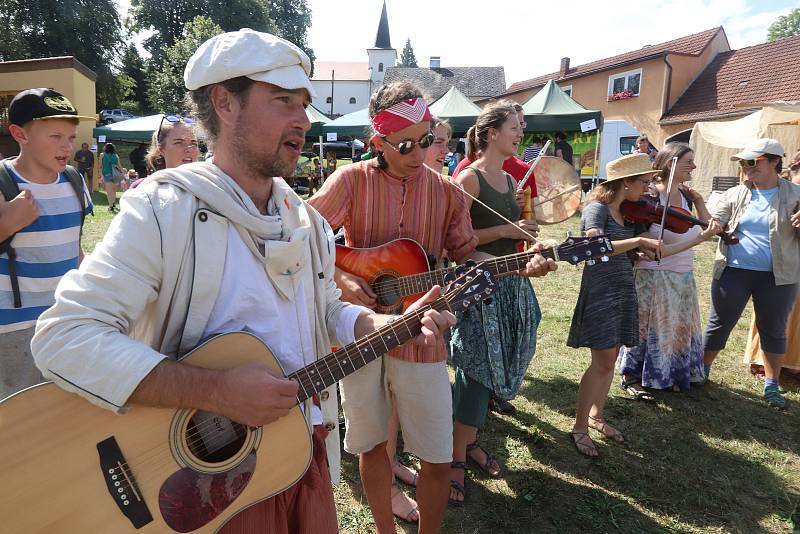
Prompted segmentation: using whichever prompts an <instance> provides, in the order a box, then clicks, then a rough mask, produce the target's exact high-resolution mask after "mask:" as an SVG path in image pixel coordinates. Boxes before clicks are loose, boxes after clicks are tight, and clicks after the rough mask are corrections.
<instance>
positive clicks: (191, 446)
mask: <svg viewBox="0 0 800 534" xmlns="http://www.w3.org/2000/svg"><path fill="white" fill-rule="evenodd" d="M494 288H495V283H494V279H493V278H492V275H491V273H490V272H489V271H488V270H486V269H484V268H483V267H482V266H480V265H479V266H477V267H476V268H474V269H472V270H470V271H469V272H468V273H466V274H465V275H464V276H462V277H460V278H459V279H458V280H456V281H455V282H454V283H453V284H452V286H450V288H449V289H448V291H447V293H445V294H444V295H443V296H442V297H440V298H439V299H437V300H436V301H434V302H432V303H430V304H428V305H427V306H424V307H422V308H420V309H417V310H414V311H412V312H409V313H407V314H405V315H403V316H402V317H400V318H398V320H396V321H394V322H392V323H389V324H387V325H386V326H384V327H383V328H380V329H379V330H376V331H375V332H373V333H371V334H369V335H367V336H365V337H363V338H360V339H359V340H357V341H355V342H354V343H351V344H350V345H347V346H345V347H343V348H341V349H339V350H337V351H335V352H332V353H331V354H328V355H327V356H325V357H324V358H320V359H319V360H317V361H316V362H314V363H313V364H310V365H308V366H306V367H304V368H302V369H300V370H298V371H296V372H294V373H291V374H290V375H288V378H291V379H294V380H296V381H297V382H298V383H299V385H300V388H299V395H298V403H302V402H303V401H305V400H307V399H309V398H311V397H312V396H313V395H314V394H316V393H318V392H320V391H322V390H323V389H325V388H326V387H328V386H330V385H332V384H334V383H336V382H338V381H339V380H341V379H342V378H344V377H345V376H347V375H349V374H351V373H353V372H355V371H357V370H358V369H360V368H361V367H363V366H364V365H366V364H367V363H369V362H370V361H373V360H374V359H376V358H378V357H380V356H381V355H383V354H385V353H386V352H387V351H388V350H390V349H392V348H394V347H396V346H398V345H401V344H402V343H405V342H406V341H408V340H410V339H411V338H413V337H414V336H415V335H416V334H418V333H419V331H420V318H421V316H422V314H423V313H424V312H425V311H426V310H428V309H429V308H433V309H437V310H451V311H452V310H457V309H464V308H466V307H468V306H470V305H472V304H474V303H476V302H480V301H481V300H482V299H485V298H488V297H489V296H490V295H491V294H492V293H493V291H494ZM251 362H262V363H265V364H266V365H268V366H270V368H272V369H273V370H274V371H275V372H277V373H281V374H283V373H282V370H281V367H280V364H279V363H278V361H277V360H276V359H275V357H274V356H273V355H272V353H271V352H270V350H269V348H268V347H267V346H266V345H265V344H264V343H262V342H261V341H260V340H259V339H258V338H257V337H255V336H253V335H251V334H247V333H243V332H233V333H229V334H222V335H220V336H217V337H214V338H212V339H211V340H209V341H207V342H206V343H204V344H202V345H200V346H199V347H198V348H196V349H195V350H193V351H192V352H191V353H189V354H188V355H187V356H186V357H185V358H183V359H182V360H181V363H182V364H184V365H192V366H196V367H203V368H207V369H228V368H231V367H235V366H239V365H244V364H247V363H251ZM311 443H312V442H311V433H310V427H309V425H308V423H307V422H306V419H305V418H304V416H303V412H302V411H301V409H300V407H299V406H298V407H297V408H295V409H294V410H292V412H290V414H289V415H287V416H285V417H282V418H281V419H278V420H277V421H275V422H273V423H271V424H268V425H265V426H263V427H257V428H253V427H248V426H244V425H241V424H238V423H236V422H234V421H232V420H230V419H228V418H226V417H223V416H220V415H216V414H211V413H208V412H200V411H196V410H191V409H180V410H175V409H167V408H145V407H140V406H136V407H133V409H131V410H130V412H129V413H127V414H125V415H122V416H119V415H115V414H113V413H112V412H109V411H108V410H104V409H102V408H99V407H97V406H94V405H92V404H90V403H88V402H87V401H86V400H84V399H82V398H81V397H78V396H77V395H74V394H71V393H67V392H66V391H64V390H62V389H61V388H59V387H58V386H56V385H55V384H53V383H49V382H48V383H45V384H40V385H37V386H33V387H31V388H28V389H26V390H24V391H21V392H19V393H17V394H15V395H12V396H10V397H8V398H6V399H4V400H2V401H0V473H2V483H1V484H0V518H1V519H0V531H2V532H8V533H13V534H17V533H19V534H22V533H25V534H30V533H44V532H46V533H59V534H61V533H64V534H72V533H76V534H77V533H80V534H95V533H102V534H106V533H108V534H117V533H125V532H143V533H160V534H163V533H170V532H192V533H200V532H202V533H209V532H217V531H218V530H219V529H220V528H221V527H222V526H223V525H224V524H225V523H226V522H227V521H228V520H229V519H230V518H231V517H232V516H234V515H235V514H236V513H238V512H240V511H241V510H243V509H245V508H247V507H249V506H252V505H253V504H255V503H257V502H259V501H261V500H264V499H266V498H268V497H270V496H272V495H275V494H277V493H279V492H281V491H283V490H285V489H286V488H288V487H290V486H292V485H293V484H294V483H295V482H297V481H298V480H299V479H300V478H301V477H302V476H303V473H304V472H305V470H306V469H307V468H308V465H309V462H310V460H311V453H312V451H311Z"/></svg>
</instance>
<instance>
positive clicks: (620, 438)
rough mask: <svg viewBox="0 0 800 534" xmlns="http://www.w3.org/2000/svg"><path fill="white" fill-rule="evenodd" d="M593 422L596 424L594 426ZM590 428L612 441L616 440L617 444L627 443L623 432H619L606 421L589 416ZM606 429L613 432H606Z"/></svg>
mask: <svg viewBox="0 0 800 534" xmlns="http://www.w3.org/2000/svg"><path fill="white" fill-rule="evenodd" d="M592 422H594V424H592ZM589 428H594V429H595V430H597V431H598V432H600V433H601V434H603V437H605V438H608V439H611V440H614V441H616V442H617V443H624V442H625V436H624V435H623V434H622V432H620V431H619V430H617V429H616V428H614V427H613V426H611V425H610V424H608V423H607V422H606V421H605V419H598V418H596V417H592V416H591V415H590V416H589ZM606 428H608V429H610V430H611V431H610V432H606Z"/></svg>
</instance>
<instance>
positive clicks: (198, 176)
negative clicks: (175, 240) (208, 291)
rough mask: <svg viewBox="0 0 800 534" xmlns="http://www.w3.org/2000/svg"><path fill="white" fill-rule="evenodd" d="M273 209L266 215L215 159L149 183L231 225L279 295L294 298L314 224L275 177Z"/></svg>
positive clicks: (163, 174)
mask: <svg viewBox="0 0 800 534" xmlns="http://www.w3.org/2000/svg"><path fill="white" fill-rule="evenodd" d="M272 180H273V182H272V197H271V199H270V205H271V206H272V207H273V209H272V210H270V211H273V212H274V211H277V215H262V214H261V213H260V212H259V211H258V208H256V205H255V203H253V200H252V199H251V198H250V196H249V195H248V194H247V193H245V192H244V190H242V188H241V187H239V184H237V183H236V182H235V181H234V179H233V178H231V177H230V176H228V175H227V174H225V173H224V172H223V171H222V169H220V168H219V167H217V166H216V165H214V163H213V161H212V160H209V161H206V162H199V163H190V164H187V165H181V166H180V167H176V168H172V169H164V170H162V171H159V172H157V173H155V174H153V175H152V176H151V177H148V181H157V182H159V183H169V184H173V185H175V186H177V187H180V188H181V189H185V190H186V191H189V192H191V193H192V194H193V195H194V196H196V197H197V199H198V200H200V201H201V202H203V203H204V204H207V205H208V206H209V208H211V209H212V210H213V211H216V212H217V213H219V214H220V215H222V216H223V217H225V218H226V219H228V220H229V221H230V222H231V223H233V225H234V227H235V228H236V230H237V231H238V232H239V235H240V236H241V238H242V241H243V242H244V243H245V244H246V245H247V248H248V249H250V252H252V253H253V255H254V256H255V257H256V258H258V259H259V260H260V261H261V263H262V264H264V268H265V271H266V273H267V276H268V278H269V279H270V281H271V282H272V284H273V285H274V286H275V290H276V291H278V293H279V294H280V295H281V296H282V297H284V298H286V299H288V300H292V298H293V295H294V291H293V289H294V288H293V286H294V285H295V284H297V283H298V282H299V277H294V276H292V275H293V274H295V273H297V272H298V271H300V270H301V269H302V268H303V267H304V266H305V262H306V261H307V259H308V254H307V251H308V239H309V229H310V227H311V222H310V220H309V215H308V212H307V211H306V207H305V205H304V204H303V202H302V201H301V200H300V199H299V198H298V197H297V196H296V195H294V194H293V193H294V192H293V191H292V190H291V188H290V187H289V186H288V185H287V184H286V182H284V181H283V180H282V179H280V178H273V179H272Z"/></svg>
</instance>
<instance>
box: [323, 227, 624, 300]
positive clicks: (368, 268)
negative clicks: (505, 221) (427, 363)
mask: <svg viewBox="0 0 800 534" xmlns="http://www.w3.org/2000/svg"><path fill="white" fill-rule="evenodd" d="M613 250H614V248H613V247H612V246H611V240H610V239H608V238H607V237H604V236H597V237H572V236H571V235H569V236H568V237H567V239H566V240H565V241H563V242H562V243H561V244H560V245H558V246H556V247H551V248H546V249H544V250H542V251H541V252H540V254H541V255H542V256H544V257H545V258H552V259H554V260H556V261H566V262H568V263H571V264H572V265H578V264H579V263H581V262H584V261H586V262H593V261H596V260H598V259H599V260H601V261H608V255H609V254H610V253H611V252H613ZM534 254H536V253H535V252H530V251H527V252H519V253H516V254H509V255H507V256H498V257H496V258H493V259H491V260H486V261H485V262H484V264H485V265H486V268H487V269H488V270H490V271H491V272H492V274H493V275H495V277H498V276H505V275H510V274H514V273H516V272H517V271H519V270H520V269H524V268H525V264H526V263H528V261H529V260H530V259H531V258H532V257H533V256H534ZM471 265H474V264H470V263H468V264H467V266H466V267H467V268H468V267H469V266H471ZM336 266H337V267H338V268H340V269H342V270H343V271H346V272H348V273H351V274H354V275H356V276H358V277H360V278H363V279H364V280H366V281H367V283H368V284H369V285H370V287H371V288H372V290H373V291H374V292H375V294H376V295H377V296H378V298H377V299H376V300H377V305H376V306H375V310H376V311H378V312H380V313H399V312H400V311H402V310H404V309H406V308H408V307H409V306H410V305H411V304H412V303H414V302H415V301H416V300H418V299H419V298H420V297H421V296H422V295H423V294H424V293H425V292H426V291H428V290H429V289H430V288H431V287H433V286H434V285H437V284H438V285H440V286H442V287H444V285H445V284H446V283H447V281H448V279H449V278H451V277H452V276H454V275H458V274H459V273H460V272H463V269H464V268H465V266H464V265H457V266H454V267H448V268H446V269H438V270H433V271H431V270H429V269H428V255H427V254H426V253H425V249H423V248H422V245H420V244H419V243H417V242H416V241H414V240H413V239H408V238H400V239H395V240H393V241H389V242H388V243H386V244H384V245H381V246H379V247H372V248H352V247H346V246H344V245H336Z"/></svg>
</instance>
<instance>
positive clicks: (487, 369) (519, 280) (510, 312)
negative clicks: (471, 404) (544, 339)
mask: <svg viewBox="0 0 800 534" xmlns="http://www.w3.org/2000/svg"><path fill="white" fill-rule="evenodd" d="M456 318H457V320H458V322H457V323H456V325H455V327H453V329H452V334H451V336H450V343H449V351H450V359H451V362H452V363H453V365H455V366H456V367H460V368H461V369H462V370H463V371H464V372H465V373H466V374H467V375H468V376H470V377H471V378H473V379H474V380H476V381H478V382H479V383H481V384H482V385H483V386H485V387H486V388H487V389H489V390H491V391H493V392H494V394H495V395H496V396H497V397H500V398H502V399H506V400H509V399H513V398H514V396H515V395H516V394H517V391H519V387H520V385H521V384H522V379H523V378H524V377H525V372H526V371H527V370H528V365H529V364H530V362H531V360H532V359H533V355H534V352H536V329H537V328H538V327H539V321H540V320H541V318H542V314H541V311H540V310H539V302H538V301H537V300H536V294H535V293H534V292H533V286H532V285H531V282H530V280H529V279H528V278H527V277H524V276H506V277H503V278H500V279H499V281H498V287H497V291H496V292H495V293H494V295H492V301H491V302H490V303H489V304H486V303H485V302H482V303H479V304H477V305H475V306H472V307H471V308H469V309H467V310H466V311H464V312H458V313H456Z"/></svg>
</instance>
